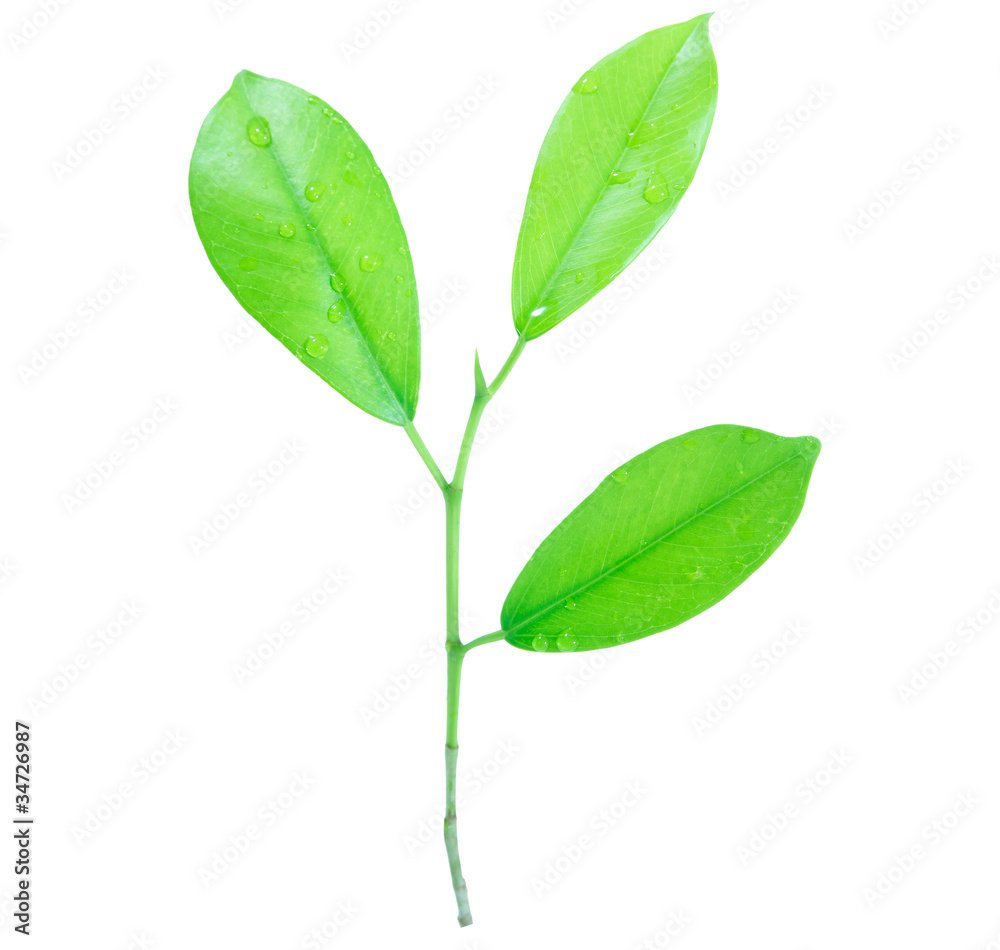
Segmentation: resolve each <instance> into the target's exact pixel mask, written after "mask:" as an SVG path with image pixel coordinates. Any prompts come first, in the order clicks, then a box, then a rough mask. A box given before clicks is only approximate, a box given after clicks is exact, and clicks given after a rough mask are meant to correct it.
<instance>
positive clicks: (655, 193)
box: [642, 175, 670, 205]
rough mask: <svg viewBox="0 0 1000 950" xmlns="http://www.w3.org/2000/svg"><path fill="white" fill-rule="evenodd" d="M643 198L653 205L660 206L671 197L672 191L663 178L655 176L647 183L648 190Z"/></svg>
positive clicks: (643, 194)
mask: <svg viewBox="0 0 1000 950" xmlns="http://www.w3.org/2000/svg"><path fill="white" fill-rule="evenodd" d="M642 197H643V198H645V199H646V200H647V201H648V202H649V203H650V204H651V205H658V204H659V203H660V202H661V201H666V200H667V198H669V197H670V189H669V188H668V187H667V183H666V182H665V181H664V180H663V179H662V178H660V177H658V176H657V175H653V176H652V177H651V178H650V179H649V181H648V182H646V188H645V190H644V191H643V193H642Z"/></svg>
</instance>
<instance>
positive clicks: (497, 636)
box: [462, 630, 505, 655]
mask: <svg viewBox="0 0 1000 950" xmlns="http://www.w3.org/2000/svg"><path fill="white" fill-rule="evenodd" d="M504 635H505V632H504V631H503V630H497V631H496V632H495V633H487V634H484V635H483V636H481V637H477V638H476V639H475V640H470V641H469V642H468V643H463V644H462V654H463V655H464V654H466V653H468V652H469V650H471V649H472V648H473V647H481V646H482V645H483V644H484V643H493V642H494V641H496V640H502V639H503V638H504Z"/></svg>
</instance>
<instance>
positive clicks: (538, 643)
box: [531, 633, 549, 653]
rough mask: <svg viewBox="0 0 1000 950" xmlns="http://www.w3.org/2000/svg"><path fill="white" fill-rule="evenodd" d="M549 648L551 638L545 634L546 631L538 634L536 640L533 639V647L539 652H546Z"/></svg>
mask: <svg viewBox="0 0 1000 950" xmlns="http://www.w3.org/2000/svg"><path fill="white" fill-rule="evenodd" d="M548 648H549V638H548V637H547V636H545V634H544V633H540V634H538V636H536V637H535V639H534V640H532V641H531V649H532V650H535V651H536V652H538V653H544V652H545V651H546V650H547V649H548Z"/></svg>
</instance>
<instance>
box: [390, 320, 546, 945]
mask: <svg viewBox="0 0 1000 950" xmlns="http://www.w3.org/2000/svg"><path fill="white" fill-rule="evenodd" d="M527 343H528V341H527V338H526V337H524V336H523V335H522V336H520V337H518V340H517V343H515V344H514V349H513V350H511V352H510V356H508V357H507V361H506V362H505V363H504V364H503V366H502V367H501V368H500V372H499V373H497V375H496V378H495V379H494V380H493V382H492V383H490V385H489V386H487V387H486V388H485V389H483V390H479V391H477V392H476V397H475V399H473V401H472V409H471V410H470V412H469V421H468V423H467V424H466V427H465V435H464V436H463V437H462V446H461V448H460V449H459V451H458V460H457V461H456V463H455V475H454V477H453V478H452V480H451V482H450V483H448V482H445V481H444V477H443V476H442V477H441V478H440V479H439V478H438V476H439V475H440V469H437V466H436V465H435V466H434V468H432V469H431V474H433V475H434V479H435V481H437V483H438V485H439V486H440V487H441V491H442V492H443V494H444V512H445V514H444V517H445V590H446V607H447V613H446V620H447V623H446V628H445V629H446V633H445V649H446V650H447V653H448V713H447V728H446V731H445V747H444V758H445V814H444V845H445V849H446V851H447V852H448V864H449V866H450V868H451V883H452V887H454V889H455V900H456V901H457V902H458V923H459V925H460V926H462V927H468V926H469V924H471V923H472V913H471V911H470V910H469V891H468V888H467V887H466V884H465V877H464V876H463V874H462V860H461V858H460V857H459V853H458V814H457V811H456V807H455V788H456V785H457V772H458V694H459V689H460V687H461V682H462V660H463V659H464V658H465V654H466V652H467V651H468V650H470V649H472V647H473V646H477V645H479V644H481V643H488V642H489V641H490V640H498V639H500V637H502V636H503V633H502V631H497V633H496V634H487V635H486V636H485V637H480V638H479V639H478V640H473V641H472V642H471V643H468V644H463V643H462V638H461V636H460V634H459V630H458V565H459V533H460V526H461V520H462V491H463V489H464V488H465V473H466V470H467V469H468V467H469V458H470V456H471V455H472V446H473V443H474V442H475V438H476V432H477V431H478V430H479V423H480V420H481V419H482V418H483V412H484V411H485V409H486V406H487V405H488V404H489V401H490V400H491V399H492V398H493V397H494V396H495V395H496V392H497V390H498V389H499V388H500V387H501V385H503V381H504V380H505V379H506V378H507V377H508V376H509V375H510V371H511V370H512V369H513V368H514V364H515V363H516V362H517V360H518V357H519V356H520V355H521V353H523V352H524V348H525V346H526V345H527ZM407 435H409V436H410V439H411V441H412V442H413V444H414V445H415V446H416V447H417V451H418V452H420V454H421V457H422V458H423V459H424V461H425V462H426V463H427V465H428V468H430V467H431V465H432V464H433V462H434V460H433V459H432V458H431V457H430V453H429V452H428V451H427V449H426V448H425V447H424V445H423V442H421V441H420V436H419V435H417V432H416V429H414V428H413V426H412V423H411V424H410V425H408V426H407ZM435 469H437V474H435Z"/></svg>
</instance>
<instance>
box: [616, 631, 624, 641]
mask: <svg viewBox="0 0 1000 950" xmlns="http://www.w3.org/2000/svg"><path fill="white" fill-rule="evenodd" d="M624 642H625V634H624V633H616V634H615V643H624Z"/></svg>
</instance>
